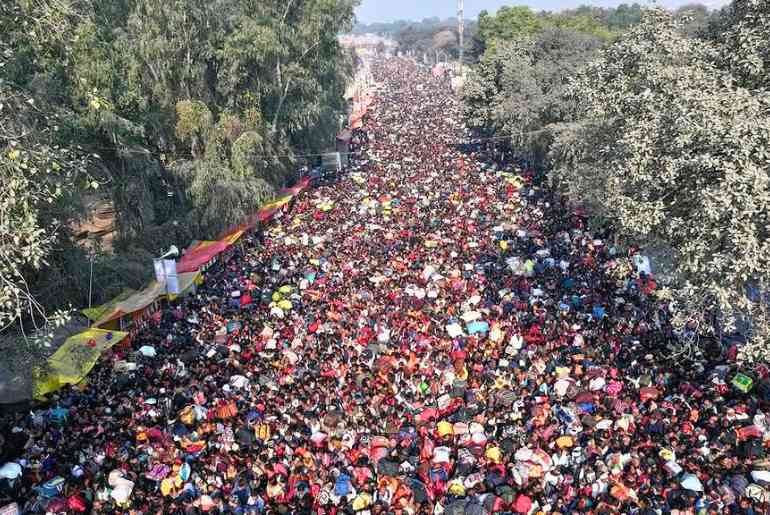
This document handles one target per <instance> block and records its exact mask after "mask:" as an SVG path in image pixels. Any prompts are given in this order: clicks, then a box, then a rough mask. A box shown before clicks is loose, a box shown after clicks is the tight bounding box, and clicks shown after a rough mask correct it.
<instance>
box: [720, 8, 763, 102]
mask: <svg viewBox="0 0 770 515" xmlns="http://www.w3.org/2000/svg"><path fill="white" fill-rule="evenodd" d="M723 17H724V19H721V20H716V22H715V23H716V24H717V26H718V27H719V28H720V30H718V31H717V33H716V34H714V36H716V41H717V44H719V45H720V59H721V60H722V62H723V63H725V64H726V66H727V67H728V68H729V70H730V71H731V72H732V74H733V76H735V77H736V79H737V80H738V81H739V84H741V85H742V86H744V87H747V88H750V89H760V88H764V89H765V90H767V89H768V87H770V40H769V39H768V35H769V34H770V3H768V2H766V1H764V0H734V1H733V2H732V3H731V4H730V6H729V7H727V8H725V10H724V12H723Z"/></svg>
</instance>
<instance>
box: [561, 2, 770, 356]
mask: <svg viewBox="0 0 770 515" xmlns="http://www.w3.org/2000/svg"><path fill="white" fill-rule="evenodd" d="M759 14H761V13H752V14H749V17H752V16H757V15H759ZM768 27H770V26H766V27H765V31H764V33H760V34H758V33H757V32H755V30H756V28H755V27H748V28H747V27H746V26H744V25H742V24H741V23H740V22H739V23H738V24H737V25H736V26H734V27H732V28H731V29H730V30H736V31H738V32H740V31H745V34H743V35H740V34H739V35H738V36H736V37H738V38H739V39H741V40H742V41H749V40H750V37H747V36H751V37H756V38H757V39H756V40H754V41H755V42H758V40H759V38H760V37H761V38H764V39H765V40H767V38H768V37H770V32H768ZM721 41H724V42H725V44H727V45H730V43H731V39H730V38H723V39H722V40H721ZM756 48H757V47H756V45H753V44H749V45H747V46H745V47H743V48H742V49H741V50H740V51H739V53H738V54H737V55H729V57H727V54H725V49H723V48H720V47H719V45H713V44H711V43H710V42H707V41H703V40H700V39H694V38H690V37H688V36H687V35H686V31H685V30H683V27H682V23H681V21H679V20H677V19H675V18H674V17H673V16H672V15H671V14H670V13H667V12H664V11H657V10H656V11H651V12H649V13H648V14H647V15H646V17H645V19H644V20H643V23H641V24H640V25H638V26H637V27H635V28H633V29H632V30H631V31H630V32H628V33H627V34H626V35H624V37H623V38H621V39H619V40H618V41H617V42H616V43H614V44H613V45H612V46H610V47H609V48H607V49H605V50H604V51H603V52H602V54H601V56H600V57H599V58H598V59H597V60H595V61H592V62H591V63H589V64H588V65H587V66H586V67H585V68H583V69H582V70H581V71H580V72H579V73H578V74H577V75H576V76H575V78H574V80H573V81H572V83H571V85H570V88H569V93H570V96H571V97H572V98H574V99H575V101H578V100H579V105H580V106H581V110H580V111H579V112H577V113H576V117H575V119H576V121H578V123H579V126H578V128H577V130H575V131H573V132H570V133H566V132H565V133H564V134H560V135H559V137H557V139H556V142H555V144H554V147H553V156H554V158H555V164H556V169H557V177H558V178H559V179H560V180H561V182H562V184H563V185H564V187H565V188H566V191H567V192H568V193H569V194H570V195H571V196H572V197H573V198H575V199H579V200H580V201H581V202H583V203H584V204H586V205H589V206H591V207H592V209H593V211H594V212H595V213H598V214H600V215H602V216H603V217H605V218H606V219H609V220H612V221H613V222H614V223H615V225H616V226H617V227H618V229H619V231H620V234H621V235H622V236H624V237H626V238H628V239H629V240H631V241H634V242H636V243H638V244H642V245H651V246H659V247H661V248H665V249H670V251H671V253H672V254H673V258H674V262H675V263H676V265H675V268H676V272H677V277H678V281H677V284H676V287H677V289H676V291H675V296H676V298H677V299H678V301H679V306H680V307H681V308H683V309H682V311H681V312H682V313H687V314H688V317H695V320H697V321H698V322H700V323H701V324H702V325H701V326H700V327H701V328H702V330H708V328H709V326H710V322H709V321H710V320H711V319H710V318H709V316H708V315H709V313H713V312H714V311H717V312H718V313H720V315H721V318H722V323H723V324H725V325H726V326H728V327H729V326H731V324H732V323H734V321H735V319H736V318H737V316H738V315H739V314H747V313H748V314H752V315H754V316H755V318H754V319H755V321H767V317H766V315H767V313H766V309H765V308H764V307H763V306H761V305H760V304H757V303H752V302H750V301H749V300H748V298H747V297H746V294H745V287H746V285H747V284H749V283H751V284H754V285H756V287H757V288H758V289H759V290H760V291H767V290H768V288H770V259H769V258H768V256H770V231H769V230H768V227H770V217H769V216H770V215H769V214H770V177H769V176H768V170H770V151H769V150H768V149H770V102H768V99H767V97H766V96H765V95H764V94H756V93H754V92H752V91H750V90H748V89H745V88H743V87H740V86H736V78H735V77H734V76H733V75H731V72H736V73H738V76H739V78H740V79H743V80H745V81H747V82H749V83H752V81H751V78H752V77H753V76H752V75H751V74H749V75H748V76H745V75H743V74H742V72H743V71H744V70H745V69H744V68H742V67H738V69H737V70H735V68H734V63H735V62H746V61H744V59H747V60H748V61H751V59H752V56H753V55H755V52H756ZM719 56H725V60H724V61H722V60H720V58H719ZM750 70H751V69H750ZM738 82H739V83H740V82H741V81H740V80H739V81H738ZM685 321H686V319H682V320H681V322H682V323H684V322H685ZM711 328H712V329H714V327H713V326H711ZM766 329H767V327H766V326H762V325H761V324H759V325H758V327H757V331H756V333H755V336H757V337H758V338H759V340H755V343H757V344H758V345H759V346H749V347H747V349H749V355H748V357H750V358H751V359H756V358H758V357H760V356H762V358H763V359H764V358H766V357H767V353H766V352H764V353H759V352H758V349H760V348H764V349H766V348H767V347H766V346H763V345H762V341H761V340H762V339H763V338H764V337H765V336H766V335H767V334H768V333H767V331H766ZM762 335H765V336H762ZM752 349H753V350H752Z"/></svg>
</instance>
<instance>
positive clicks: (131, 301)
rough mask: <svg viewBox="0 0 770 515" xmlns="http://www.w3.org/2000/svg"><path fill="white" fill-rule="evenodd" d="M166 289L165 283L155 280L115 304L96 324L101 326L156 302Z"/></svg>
mask: <svg viewBox="0 0 770 515" xmlns="http://www.w3.org/2000/svg"><path fill="white" fill-rule="evenodd" d="M165 290H166V287H165V285H163V284H161V283H159V282H157V281H153V282H152V284H150V286H148V287H147V288H145V289H144V290H142V291H138V292H136V293H134V294H133V295H131V296H130V297H129V298H127V299H126V300H124V301H122V302H118V303H117V304H115V306H114V307H113V309H112V311H111V312H109V313H107V314H106V315H104V316H103V317H102V318H100V319H99V320H98V321H97V322H96V323H95V324H94V325H96V326H97V327H99V326H101V325H103V324H106V323H107V322H110V321H112V320H115V319H116V318H120V317H122V316H124V315H127V314H129V313H134V312H136V311H141V310H143V309H144V308H146V307H147V306H149V305H150V304H152V303H153V302H155V301H156V300H157V299H158V297H160V296H161V295H165V292H166V291H165Z"/></svg>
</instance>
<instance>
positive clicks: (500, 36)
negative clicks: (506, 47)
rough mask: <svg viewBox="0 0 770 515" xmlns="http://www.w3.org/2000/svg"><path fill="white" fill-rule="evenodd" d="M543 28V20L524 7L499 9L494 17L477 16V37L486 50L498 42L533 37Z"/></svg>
mask: <svg viewBox="0 0 770 515" xmlns="http://www.w3.org/2000/svg"><path fill="white" fill-rule="evenodd" d="M544 26H545V23H544V20H543V19H542V18H540V17H539V16H538V15H537V14H536V13H535V12H534V11H532V10H531V9H530V8H529V7H526V6H516V7H507V6H505V7H501V8H500V9H499V10H498V11H497V13H496V14H495V15H494V16H489V14H488V13H487V12H486V11H482V12H481V14H479V37H480V39H481V40H482V41H483V42H484V45H485V47H486V48H487V49H488V50H494V47H495V45H496V44H497V43H498V42H499V41H514V40H519V39H524V38H528V37H531V36H534V35H535V34H537V33H538V32H540V31H541V30H542V29H543V27H544Z"/></svg>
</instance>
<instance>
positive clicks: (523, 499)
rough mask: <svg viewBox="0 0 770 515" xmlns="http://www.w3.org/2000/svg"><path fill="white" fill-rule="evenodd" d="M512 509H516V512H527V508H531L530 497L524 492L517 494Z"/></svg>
mask: <svg viewBox="0 0 770 515" xmlns="http://www.w3.org/2000/svg"><path fill="white" fill-rule="evenodd" d="M513 509H514V510H516V513H529V510H531V509H532V499H530V498H529V497H527V496H526V495H524V494H521V495H519V497H518V498H516V502H515V503H514V505H513Z"/></svg>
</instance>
